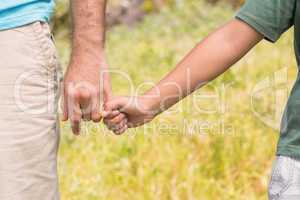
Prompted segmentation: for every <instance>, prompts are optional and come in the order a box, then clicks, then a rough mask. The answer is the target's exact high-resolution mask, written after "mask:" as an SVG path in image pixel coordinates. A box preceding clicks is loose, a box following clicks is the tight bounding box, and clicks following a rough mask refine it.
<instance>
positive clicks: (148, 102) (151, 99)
mask: <svg viewBox="0 0 300 200" xmlns="http://www.w3.org/2000/svg"><path fill="white" fill-rule="evenodd" d="M141 98H142V101H143V105H144V109H145V111H146V112H148V113H151V115H153V116H154V117H155V116H157V115H158V114H160V113H161V112H162V110H161V108H160V98H159V97H158V96H154V95H149V94H144V95H143V96H141Z"/></svg>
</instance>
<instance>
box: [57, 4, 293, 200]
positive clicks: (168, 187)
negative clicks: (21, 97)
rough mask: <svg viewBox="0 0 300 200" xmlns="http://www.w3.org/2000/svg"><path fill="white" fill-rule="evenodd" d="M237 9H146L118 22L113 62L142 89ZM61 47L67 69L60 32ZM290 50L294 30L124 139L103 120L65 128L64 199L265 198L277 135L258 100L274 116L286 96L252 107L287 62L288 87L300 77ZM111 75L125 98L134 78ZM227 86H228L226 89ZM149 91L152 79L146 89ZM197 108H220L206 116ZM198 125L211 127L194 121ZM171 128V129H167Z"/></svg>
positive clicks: (268, 95)
mask: <svg viewBox="0 0 300 200" xmlns="http://www.w3.org/2000/svg"><path fill="white" fill-rule="evenodd" d="M234 13H235V10H233V9H232V8H231V7H229V6H227V5H226V4H218V5H217V6H210V5H208V4H205V3H203V1H198V0H197V1H196V0H191V1H190V3H185V4H182V5H180V6H178V7H175V8H166V9H164V10H162V12H161V13H159V14H156V15H149V16H147V17H146V18H145V20H144V21H143V22H142V23H140V24H138V25H136V26H135V27H133V28H128V27H125V26H118V27H114V28H113V29H111V30H110V31H109V32H108V41H107V53H108V58H109V63H110V66H111V68H112V69H117V70H121V71H123V72H125V73H128V75H129V76H130V77H131V78H132V82H133V85H134V86H135V87H137V86H139V85H141V84H142V83H145V82H157V81H158V80H159V79H161V78H162V77H163V76H164V75H165V74H166V73H167V72H168V71H169V70H171V69H172V68H173V67H174V66H175V65H176V63H177V62H179V61H180V59H181V58H182V57H183V56H184V55H185V53H187V52H188V51H189V50H190V49H191V48H192V47H193V46H195V45H196V43H197V42H199V41H200V40H201V39H203V38H204V37H205V36H206V35H207V34H208V33H210V32H211V31H213V30H214V29H215V28H217V27H218V26H220V25H222V24H224V23H226V21H228V20H230V19H231V18H232V17H233V16H234ZM220 45H222V44H220ZM57 46H58V48H59V50H60V55H61V58H62V62H63V64H64V66H66V64H67V61H68V55H69V43H68V41H67V40H66V38H64V37H59V35H58V38H57ZM292 46H293V41H292V31H290V32H289V33H287V34H285V35H284V36H283V37H282V38H281V39H280V41H279V42H278V43H277V44H276V45H274V44H270V43H268V42H262V43H261V44H259V45H258V46H257V47H256V48H255V49H254V50H253V51H251V53H249V54H248V55H247V56H246V57H245V58H244V59H242V60H241V61H240V62H239V63H238V64H236V66H234V67H233V68H232V69H231V70H230V71H228V72H227V73H226V74H224V75H223V76H222V77H220V78H218V79H217V80H215V81H214V82H212V83H211V84H209V86H206V87H205V88H202V89H200V90H199V91H198V92H196V93H195V94H194V95H193V96H192V97H194V98H192V97H189V98H187V99H185V100H184V101H183V102H181V103H179V104H178V105H176V106H175V107H174V108H172V109H171V111H170V112H167V113H164V114H162V115H161V116H159V117H158V118H157V119H156V120H154V122H152V123H150V124H148V125H146V126H145V127H142V128H138V129H134V130H131V131H129V132H128V133H127V134H125V135H123V136H114V135H112V134H110V133H109V132H108V131H107V130H106V129H105V127H104V126H103V125H102V124H97V125H95V124H90V123H89V124H86V125H85V126H84V127H83V132H84V134H83V135H82V136H80V137H74V136H72V134H71V132H70V128H69V124H67V123H66V124H62V139H61V146H60V152H59V173H60V189H61V194H62V199H68V200H83V199H88V200H96V199H97V200H120V199H122V200H144V199H145V200H148V199H149V200H153V199H160V200H167V199H172V200H177V199H178V200H183V199H184V200H185V199H186V200H193V199H197V200H198V199H213V200H219V199H220V200H240V199H247V200H262V199H267V196H266V189H267V183H268V179H269V173H270V170H271V165H272V160H273V158H274V156H275V147H276V142H277V138H278V131H277V130H276V129H274V128H271V127H270V126H267V125H266V124H265V123H263V121H262V120H261V118H259V117H257V116H255V115H254V114H253V106H251V105H255V107H256V108H257V109H258V110H259V111H260V113H261V115H263V116H273V115H274V110H276V108H277V109H278V107H280V108H283V106H284V104H285V102H286V97H285V96H283V97H282V98H281V102H282V104H280V105H278V104H276V106H277V107H276V106H274V88H275V87H272V88H271V89H270V90H267V91H266V92H264V93H263V95H262V97H261V98H259V99H255V98H254V104H251V103H253V102H252V101H251V98H250V97H251V93H252V91H253V88H255V86H256V85H257V84H258V83H260V82H261V81H262V80H265V79H266V78H270V79H274V72H276V71H278V70H280V69H282V68H284V67H286V68H287V73H288V81H289V83H288V86H289V87H288V89H290V86H291V84H292V82H293V80H294V79H295V76H296V64H295V61H294V58H293V56H294V53H293V48H292ZM112 79H113V80H112V82H113V90H114V94H115V95H127V94H128V92H129V91H130V88H129V85H128V83H127V82H125V81H124V79H122V78H121V77H120V76H118V75H117V74H112ZM224 85H225V86H228V85H230V87H229V89H228V90H226V91H225V92H224V90H222V87H224ZM149 87H150V86H149V85H145V86H144V87H142V88H141V91H144V90H146V89H147V88H149ZM203 94H214V95H217V96H218V97H219V98H218V99H221V100H218V101H217V100H212V99H203V98H201V99H200V98H199V99H198V100H197V98H195V97H197V96H199V97H201V95H203ZM194 99H196V100H194ZM219 101H221V104H220V102H219ZM220 105H221V106H220ZM194 106H198V107H199V108H201V109H202V110H207V109H211V110H212V111H213V112H211V113H206V114H205V113H199V112H197V111H196V109H195V108H194ZM271 119H273V118H271ZM274 120H275V122H276V123H277V124H279V120H278V119H277V118H276V119H274ZM194 123H200V124H201V125H207V126H204V128H203V127H200V128H199V127H197V126H194V127H193V126H192V125H193V124H194ZM166 126H168V127H172V128H171V129H168V130H167V129H166ZM188 126H189V127H188ZM188 129H189V130H188Z"/></svg>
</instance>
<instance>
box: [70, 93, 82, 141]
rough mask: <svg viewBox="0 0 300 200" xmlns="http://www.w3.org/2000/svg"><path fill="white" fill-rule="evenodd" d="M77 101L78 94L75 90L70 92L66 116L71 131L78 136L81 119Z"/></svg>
mask: <svg viewBox="0 0 300 200" xmlns="http://www.w3.org/2000/svg"><path fill="white" fill-rule="evenodd" d="M79 99H80V96H79V94H78V93H77V92H76V91H75V90H71V91H70V93H69V99H68V114H69V118H70V121H71V127H72V131H73V133H74V134H75V135H79V134H80V122H81V118H82V112H81V109H80V105H79Z"/></svg>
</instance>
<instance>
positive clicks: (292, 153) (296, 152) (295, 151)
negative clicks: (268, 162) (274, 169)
mask: <svg viewBox="0 0 300 200" xmlns="http://www.w3.org/2000/svg"><path fill="white" fill-rule="evenodd" d="M276 155H277V156H286V157H290V158H295V159H300V146H299V147H294V146H293V147H291V146H284V147H280V146H279V147H278V149H277V153H276Z"/></svg>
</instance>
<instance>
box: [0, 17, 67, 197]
mask: <svg viewBox="0 0 300 200" xmlns="http://www.w3.org/2000/svg"><path fill="white" fill-rule="evenodd" d="M61 77H62V76H61V70H60V66H59V64H58V59H57V54H56V49H55V46H54V43H53V37H52V36H51V33H50V28H49V26H48V24H47V23H42V22H36V23H33V24H30V25H27V26H23V27H19V28H16V29H11V30H5V31H0V199H1V200H57V199H59V192H58V178H57V150H58V144H59V128H58V123H57V101H58V97H59V86H60V81H61Z"/></svg>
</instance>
